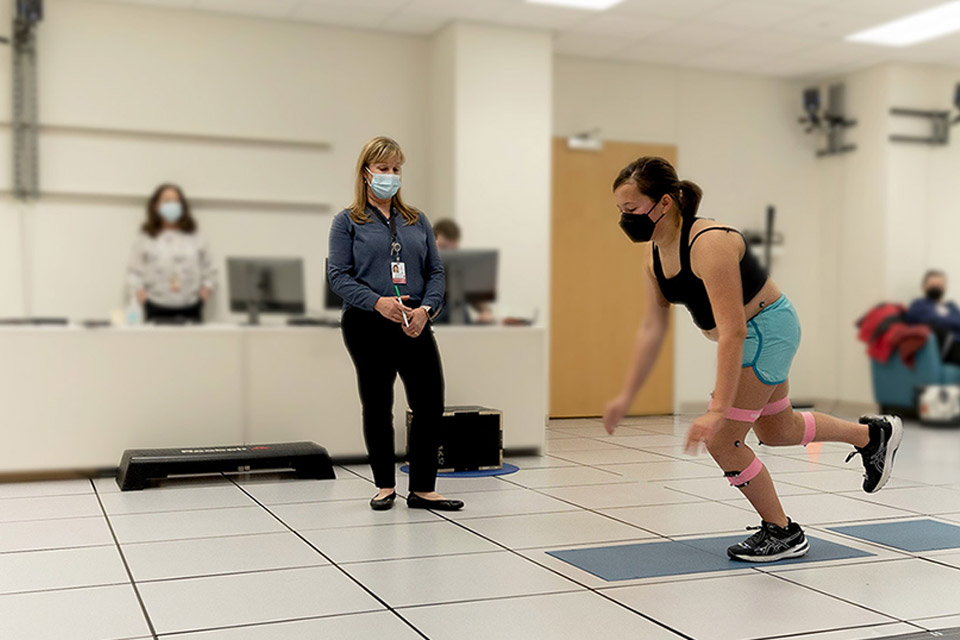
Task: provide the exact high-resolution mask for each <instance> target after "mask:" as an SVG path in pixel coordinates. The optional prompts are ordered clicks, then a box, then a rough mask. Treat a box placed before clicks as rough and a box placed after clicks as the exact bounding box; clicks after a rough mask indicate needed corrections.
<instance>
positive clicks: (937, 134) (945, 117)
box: [890, 107, 956, 146]
mask: <svg viewBox="0 0 960 640" xmlns="http://www.w3.org/2000/svg"><path fill="white" fill-rule="evenodd" d="M890 115H892V116H901V117H907V118H923V119H926V120H928V121H929V122H930V135H929V136H927V137H924V136H905V135H901V134H895V133H893V134H890V142H908V143H913V144H929V145H932V146H943V145H946V144H947V143H949V142H950V126H951V125H952V124H955V123H956V121H954V122H951V120H950V112H949V111H930V110H925V109H902V108H899V107H893V108H891V109H890Z"/></svg>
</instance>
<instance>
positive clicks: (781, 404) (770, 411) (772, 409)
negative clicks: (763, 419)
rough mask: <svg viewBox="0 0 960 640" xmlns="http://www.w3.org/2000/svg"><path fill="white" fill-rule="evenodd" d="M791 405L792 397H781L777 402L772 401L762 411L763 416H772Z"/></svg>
mask: <svg viewBox="0 0 960 640" xmlns="http://www.w3.org/2000/svg"><path fill="white" fill-rule="evenodd" d="M789 406H790V398H781V399H780V400H777V401H776V402H771V403H770V404H768V405H767V406H765V407H764V408H763V411H761V412H760V415H762V416H772V415H775V414H778V413H780V412H781V411H783V410H785V409H786V408H787V407H789Z"/></svg>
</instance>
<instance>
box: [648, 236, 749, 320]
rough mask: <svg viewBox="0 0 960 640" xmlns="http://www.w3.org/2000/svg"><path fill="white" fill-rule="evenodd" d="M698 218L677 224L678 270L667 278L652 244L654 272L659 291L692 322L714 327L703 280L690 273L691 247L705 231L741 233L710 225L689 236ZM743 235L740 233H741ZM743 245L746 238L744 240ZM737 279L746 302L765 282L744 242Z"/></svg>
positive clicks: (658, 252) (655, 248) (711, 308)
mask: <svg viewBox="0 0 960 640" xmlns="http://www.w3.org/2000/svg"><path fill="white" fill-rule="evenodd" d="M699 219H700V218H684V219H683V224H682V226H681V227H680V272H679V273H678V274H677V275H676V276H674V277H672V278H667V277H666V276H665V275H664V274H663V265H662V264H661V263H660V251H659V250H658V249H657V246H656V245H654V246H653V273H654V275H655V276H656V277H657V283H658V284H659V285H660V292H661V293H662V294H663V297H664V298H666V299H667V301H669V302H672V303H674V304H682V305H683V306H685V307H686V308H687V310H689V311H690V315H692V316H693V322H694V323H695V324H696V325H697V326H698V327H700V329H702V330H703V331H710V330H711V329H715V328H716V326H717V321H716V319H714V317H713V307H711V306H710V298H709V297H708V296H707V289H706V287H705V286H704V285H703V280H701V279H700V278H698V277H697V276H696V275H694V273H693V269H692V268H691V267H690V249H691V248H692V247H693V243H694V242H696V241H697V238H699V237H700V236H702V235H703V234H704V233H706V232H708V231H733V232H734V233H740V232H739V231H737V230H736V229H734V228H732V227H710V228H709V229H703V230H701V231H700V232H699V233H697V235H695V236H694V237H693V239H692V240H691V239H690V230H691V229H692V228H693V223H694V222H696V221H697V220H699ZM740 236H741V237H743V234H740ZM744 244H745V245H746V242H744ZM740 280H741V281H742V283H743V303H744V304H747V303H748V302H750V301H751V300H753V298H754V297H755V296H756V295H757V294H758V293H760V290H761V289H763V285H765V284H766V283H767V272H766V270H765V269H764V268H763V267H762V266H761V265H760V263H759V262H758V261H757V259H756V258H755V257H754V255H753V254H752V253H751V252H750V247H749V246H747V247H746V250H745V251H744V253H743V258H742V259H741V260H740Z"/></svg>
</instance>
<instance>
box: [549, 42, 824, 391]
mask: <svg viewBox="0 0 960 640" xmlns="http://www.w3.org/2000/svg"><path fill="white" fill-rule="evenodd" d="M799 96H800V92H799V89H798V87H797V86H795V85H794V84H792V83H789V82H785V81H780V80H775V79H768V78H762V77H751V76H745V75H736V74H724V73H714V72H707V71H696V70H689V69H677V68H671V67H665V66H656V65H641V64H619V63H609V62H594V61H586V60H579V59H572V58H558V59H557V62H556V66H555V74H554V134H555V135H558V136H567V135H571V134H574V133H578V132H581V131H587V130H591V129H594V128H599V129H600V131H601V133H600V135H601V137H603V138H604V139H607V140H622V141H633V142H648V143H667V144H675V145H676V146H677V152H678V153H677V155H678V165H679V166H678V171H679V173H680V175H681V177H682V178H686V179H690V180H693V181H694V182H697V183H698V184H699V185H700V186H701V187H702V188H703V189H704V192H705V196H704V200H703V204H702V208H701V210H700V215H703V216H706V217H711V218H717V219H719V220H721V221H723V222H727V223H729V224H732V225H735V226H737V227H739V228H741V229H746V228H753V229H760V228H762V226H763V223H764V216H765V210H766V206H767V205H768V204H773V205H775V206H776V207H777V222H776V224H777V228H778V230H780V231H782V232H783V233H784V235H785V237H786V245H785V247H784V249H785V251H784V254H783V256H782V257H780V258H777V259H775V262H774V265H773V277H774V278H775V279H776V280H777V281H778V283H779V284H780V285H781V287H782V288H783V289H784V291H785V292H786V293H787V295H788V296H789V297H790V298H791V299H792V301H793V302H794V304H795V305H796V307H797V309H798V312H799V314H800V316H801V320H802V322H803V328H804V345H803V347H802V348H801V352H800V355H799V356H798V358H797V361H796V364H795V367H794V369H793V373H792V376H791V383H792V385H793V395H794V396H801V395H802V396H806V397H811V396H814V397H832V396H831V395H825V394H828V393H829V391H830V389H829V388H828V387H829V383H828V382H827V381H825V380H824V377H823V375H822V371H821V362H823V359H824V358H826V357H827V351H826V349H824V348H823V346H822V345H823V334H824V327H822V326H821V324H820V322H818V320H819V318H820V313H821V308H820V291H819V289H818V286H817V283H816V281H815V280H814V279H812V278H811V277H810V273H811V269H812V268H813V269H815V268H816V264H817V263H816V261H815V260H811V248H813V251H814V252H815V251H816V249H815V245H816V242H817V241H818V238H819V235H820V233H821V228H822V227H821V224H822V221H821V219H820V216H819V215H818V212H819V210H820V195H819V181H818V178H817V163H816V160H815V158H814V152H813V147H814V141H813V140H811V139H809V138H807V137H806V136H804V135H803V133H802V131H801V130H800V126H799V125H798V124H797V123H796V118H797V115H798V112H799V110H800V109H799V105H800V97H799ZM611 202H612V200H611ZM611 206H612V205H611ZM614 223H615V219H614V218H611V224H614ZM675 319H676V328H677V331H676V356H675V383H674V394H675V404H676V406H677V407H681V406H684V405H689V404H690V403H705V399H706V398H707V396H708V395H709V393H710V391H711V390H712V388H713V383H714V380H715V375H716V347H715V345H713V344H712V343H710V342H708V341H707V340H706V339H705V338H703V337H702V336H701V335H700V333H699V332H698V331H697V330H696V328H695V327H694V326H693V324H692V322H691V321H690V319H689V314H688V313H687V312H686V310H684V309H677V311H676V315H675Z"/></svg>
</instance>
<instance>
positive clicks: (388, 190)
mask: <svg viewBox="0 0 960 640" xmlns="http://www.w3.org/2000/svg"><path fill="white" fill-rule="evenodd" d="M367 172H368V173H369V174H370V189H371V190H372V191H373V195H375V196H377V198H379V199H380V200H389V199H390V198H392V197H393V196H395V195H397V191H400V176H398V175H397V174H395V173H374V172H373V171H370V170H369V169H367Z"/></svg>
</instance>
